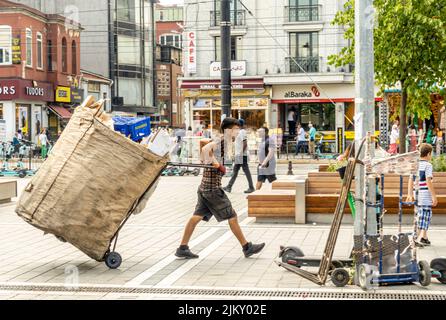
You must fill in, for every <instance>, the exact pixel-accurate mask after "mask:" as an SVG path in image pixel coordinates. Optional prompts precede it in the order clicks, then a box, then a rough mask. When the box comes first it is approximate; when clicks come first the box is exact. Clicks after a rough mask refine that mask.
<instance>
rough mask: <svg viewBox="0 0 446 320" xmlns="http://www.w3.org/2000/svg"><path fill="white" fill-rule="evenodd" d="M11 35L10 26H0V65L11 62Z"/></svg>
mask: <svg viewBox="0 0 446 320" xmlns="http://www.w3.org/2000/svg"><path fill="white" fill-rule="evenodd" d="M11 43H12V35H11V27H10V26H0V65H2V64H11V56H12V52H11V51H12V48H11Z"/></svg>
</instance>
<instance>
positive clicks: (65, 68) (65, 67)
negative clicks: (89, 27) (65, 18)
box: [62, 38, 68, 72]
mask: <svg viewBox="0 0 446 320" xmlns="http://www.w3.org/2000/svg"><path fill="white" fill-rule="evenodd" d="M67 50H68V49H67V39H65V38H62V72H68V61H67Z"/></svg>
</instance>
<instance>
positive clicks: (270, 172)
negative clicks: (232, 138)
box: [256, 127, 277, 190]
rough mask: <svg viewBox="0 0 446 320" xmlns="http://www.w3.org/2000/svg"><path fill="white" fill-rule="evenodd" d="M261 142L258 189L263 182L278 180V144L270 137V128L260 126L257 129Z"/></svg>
mask: <svg viewBox="0 0 446 320" xmlns="http://www.w3.org/2000/svg"><path fill="white" fill-rule="evenodd" d="M257 134H258V135H259V138H260V139H261V142H260V144H259V149H258V151H257V155H258V157H259V167H258V175H257V186H256V189H257V190H260V189H261V188H262V185H263V183H264V182H265V181H266V180H268V181H269V183H273V182H274V181H276V180H277V177H276V144H275V141H274V140H275V139H274V138H271V137H269V130H268V128H266V127H263V128H260V129H259V130H258V131H257Z"/></svg>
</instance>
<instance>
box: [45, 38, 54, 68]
mask: <svg viewBox="0 0 446 320" xmlns="http://www.w3.org/2000/svg"><path fill="white" fill-rule="evenodd" d="M46 52H47V55H46V57H47V61H46V65H47V66H48V71H53V42H52V41H51V40H48V41H47V42H46Z"/></svg>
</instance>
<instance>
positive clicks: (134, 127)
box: [113, 117, 152, 141]
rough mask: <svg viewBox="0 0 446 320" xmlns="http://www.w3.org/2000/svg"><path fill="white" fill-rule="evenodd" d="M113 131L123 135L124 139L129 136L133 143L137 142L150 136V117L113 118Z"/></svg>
mask: <svg viewBox="0 0 446 320" xmlns="http://www.w3.org/2000/svg"><path fill="white" fill-rule="evenodd" d="M113 121H114V127H115V131H118V132H120V133H122V134H124V135H125V136H126V137H128V136H129V135H130V139H132V140H133V141H139V140H141V139H142V138H144V137H147V136H149V135H150V133H151V132H152V131H151V126H150V117H147V118H129V117H114V118H113Z"/></svg>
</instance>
